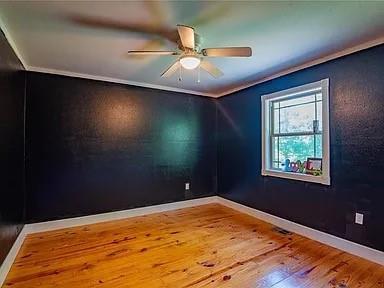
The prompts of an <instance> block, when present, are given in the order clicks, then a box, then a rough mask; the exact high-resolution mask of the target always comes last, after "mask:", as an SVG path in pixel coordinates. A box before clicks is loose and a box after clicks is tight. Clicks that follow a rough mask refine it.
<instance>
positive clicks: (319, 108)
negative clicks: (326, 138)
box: [316, 101, 323, 131]
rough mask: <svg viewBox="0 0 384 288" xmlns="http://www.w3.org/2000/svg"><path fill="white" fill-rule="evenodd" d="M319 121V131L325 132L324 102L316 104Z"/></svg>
mask: <svg viewBox="0 0 384 288" xmlns="http://www.w3.org/2000/svg"><path fill="white" fill-rule="evenodd" d="M316 110H317V120H319V131H323V102H321V101H320V102H316Z"/></svg>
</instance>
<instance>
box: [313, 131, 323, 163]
mask: <svg viewBox="0 0 384 288" xmlns="http://www.w3.org/2000/svg"><path fill="white" fill-rule="evenodd" d="M315 137H316V138H315V141H316V155H315V157H316V158H323V142H322V141H323V136H322V135H316V136H315Z"/></svg>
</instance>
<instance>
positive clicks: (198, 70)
mask: <svg viewBox="0 0 384 288" xmlns="http://www.w3.org/2000/svg"><path fill="white" fill-rule="evenodd" d="M197 83H200V65H199V67H198V68H197Z"/></svg>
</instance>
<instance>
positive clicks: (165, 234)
mask: <svg viewBox="0 0 384 288" xmlns="http://www.w3.org/2000/svg"><path fill="white" fill-rule="evenodd" d="M383 283H384V267H383V266H380V265H378V264H375V263H372V262H369V261H367V260H364V259H362V258H359V257H356V256H352V255H350V254H348V253H345V252H342V251H339V250H337V249H334V248H331V247H329V246H326V245H323V244H321V243H319V242H316V241H313V240H310V239H307V238H305V237H302V236H299V235H296V234H293V233H288V234H284V233H281V231H280V232H279V231H277V230H276V229H275V227H274V226H272V225H270V224H268V223H265V222H262V221H259V220H257V219H255V218H253V217H250V216H248V215H244V214H241V213H239V212H237V211H234V210H232V209H229V208H226V207H224V206H221V205H218V204H209V205H203V206H198V207H193V208H186V209H180V210H175V211H170V212H165V213H158V214H152V215H146V216H140V217H135V218H129V219H123V220H117V221H111V222H105V223H98V224H93V225H86V226H81V227H74V228H68V229H61V230H57V231H50V232H44V233H36V234H32V235H28V236H27V238H26V240H25V242H24V244H23V246H22V248H21V250H20V252H19V254H18V256H17V258H16V260H15V262H14V264H13V266H12V268H11V271H10V273H9V274H8V277H7V279H6V281H5V283H4V286H3V287H15V288H21V287H28V288H31V287H55V288H57V287H71V288H73V287H114V288H116V287H150V288H156V287H173V288H174V287H194V288H197V287H223V288H227V287H242V288H247V287H252V288H256V287H259V288H270V287H273V288H281V287H284V288H291V287H302V288H304V287H338V288H342V287H344V288H345V287H350V288H352V287H353V288H355V287H357V288H360V287H368V288H373V287H375V288H376V287H384V286H383V285H384V284H383Z"/></svg>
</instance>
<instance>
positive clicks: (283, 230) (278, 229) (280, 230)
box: [272, 226, 292, 235]
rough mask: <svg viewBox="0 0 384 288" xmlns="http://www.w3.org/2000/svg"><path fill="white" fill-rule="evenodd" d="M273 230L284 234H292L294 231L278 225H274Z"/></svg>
mask: <svg viewBox="0 0 384 288" xmlns="http://www.w3.org/2000/svg"><path fill="white" fill-rule="evenodd" d="M272 230H273V231H275V232H278V233H280V234H283V235H292V232H290V231H288V230H285V229H283V228H280V227H277V226H276V227H274V228H273V229H272Z"/></svg>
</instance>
